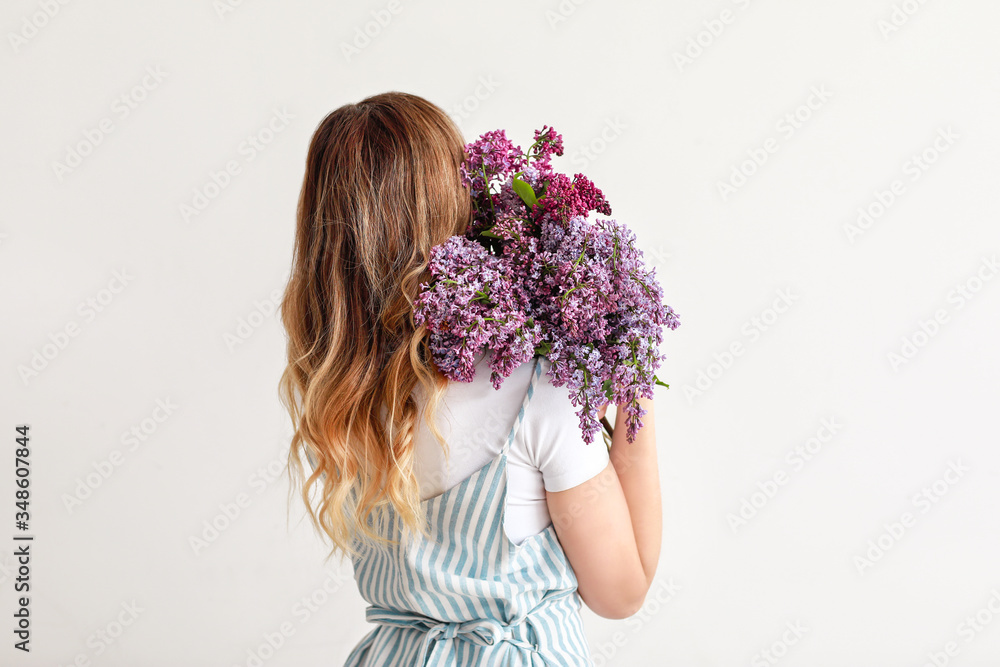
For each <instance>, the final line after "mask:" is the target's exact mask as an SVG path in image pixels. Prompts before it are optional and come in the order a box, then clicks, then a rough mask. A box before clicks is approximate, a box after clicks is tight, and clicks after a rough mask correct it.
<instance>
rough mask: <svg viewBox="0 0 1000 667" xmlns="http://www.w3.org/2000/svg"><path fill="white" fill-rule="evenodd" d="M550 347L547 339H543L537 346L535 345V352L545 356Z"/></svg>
mask: <svg viewBox="0 0 1000 667" xmlns="http://www.w3.org/2000/svg"><path fill="white" fill-rule="evenodd" d="M551 349H552V345H551V344H550V343H549V341H547V340H545V341H542V344H541V345H538V346H537V347H535V354H540V355H542V356H545V355H546V354H548V353H549V351H550V350H551Z"/></svg>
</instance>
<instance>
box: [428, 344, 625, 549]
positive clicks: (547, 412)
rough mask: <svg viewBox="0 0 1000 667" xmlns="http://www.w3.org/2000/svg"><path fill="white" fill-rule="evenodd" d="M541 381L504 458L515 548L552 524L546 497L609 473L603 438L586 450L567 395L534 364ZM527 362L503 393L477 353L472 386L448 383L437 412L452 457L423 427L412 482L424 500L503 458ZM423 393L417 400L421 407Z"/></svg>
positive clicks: (507, 521) (483, 357) (521, 396)
mask: <svg viewBox="0 0 1000 667" xmlns="http://www.w3.org/2000/svg"><path fill="white" fill-rule="evenodd" d="M538 363H539V364H541V366H542V374H541V376H540V377H539V378H538V380H537V381H536V384H535V392H534V394H533V396H532V398H531V401H530V403H528V408H527V411H526V412H525V415H524V421H523V422H522V423H521V426H520V428H519V429H518V431H517V434H516V435H515V437H514V441H513V442H511V445H510V449H509V451H508V454H507V509H506V515H505V522H504V528H505V529H506V532H507V535H508V537H510V539H511V540H512V541H513V542H514V543H515V544H520V543H521V542H522V541H523V540H524V539H525V538H527V537H529V536H531V535H534V534H536V533H540V532H541V531H542V530H544V529H545V528H546V527H547V526H548V525H549V524H550V523H551V519H550V518H549V510H548V505H547V504H546V500H545V491H546V490H548V491H553V492H555V491H565V490H566V489H570V488H573V487H574V486H577V485H579V484H582V483H583V482H586V481H587V480H589V479H591V478H593V477H594V476H596V475H597V474H598V473H600V472H601V471H602V470H604V468H605V467H607V465H608V461H609V460H610V457H609V456H608V448H607V445H605V444H604V440H603V439H602V438H601V435H600V433H598V434H597V435H596V436H595V437H594V441H593V442H591V443H590V444H587V443H586V442H584V440H583V434H582V432H581V431H580V425H579V418H578V417H577V416H576V410H577V408H576V407H574V406H573V404H572V403H571V402H570V399H569V390H568V389H567V388H566V387H555V386H553V385H552V382H551V380H550V379H549V377H548V375H547V373H548V370H549V367H550V364H549V362H548V360H546V359H545V358H544V357H543V358H540V359H539V360H538ZM531 367H532V362H530V361H529V362H527V363H525V364H522V365H521V366H519V367H518V368H516V369H515V370H514V371H513V372H512V373H511V374H510V376H509V377H507V378H505V379H504V381H503V384H502V385H501V386H500V389H494V388H493V385H492V384H491V383H490V368H489V359H488V356H487V354H486V353H481V354H480V355H479V357H477V361H476V376H475V379H474V380H473V381H472V382H450V383H449V384H448V387H447V389H446V390H445V394H444V395H443V396H442V398H441V402H440V403H439V404H438V411H437V418H436V421H437V423H438V425H439V426H438V427H439V429H440V430H441V435H442V436H443V437H444V439H445V441H446V442H447V443H448V446H449V449H450V457H449V461H448V466H447V467H446V466H445V457H444V451H443V449H442V447H441V445H440V443H438V441H437V440H436V439H435V438H434V436H433V434H432V433H431V431H430V429H429V427H428V426H427V424H426V423H424V421H423V419H421V421H420V423H419V426H418V430H417V435H416V442H415V449H414V456H415V458H414V474H415V475H416V477H417V480H418V482H419V485H420V491H421V493H420V497H421V499H422V500H426V499H428V498H431V497H433V496H436V495H439V494H441V493H444V492H445V491H447V490H448V489H450V488H452V487H453V486H456V485H458V484H459V483H461V482H462V480H464V479H466V478H467V477H469V476H470V475H472V474H473V473H474V472H476V471H477V470H479V469H480V468H481V467H483V466H484V465H486V464H487V463H488V462H489V461H490V459H491V458H493V457H495V456H497V455H498V454H499V453H500V450H501V448H502V447H503V444H504V443H505V442H506V440H507V436H508V434H509V433H510V428H511V426H512V425H513V424H514V421H515V420H516V419H517V414H518V411H520V409H521V404H522V402H523V400H524V396H525V392H526V391H527V388H528V383H529V381H530V379H531ZM420 395H421V394H420V392H419V391H418V392H417V393H416V394H415V396H417V399H418V404H420V407H421V409H422V407H423V405H422V403H420V398H419V397H420Z"/></svg>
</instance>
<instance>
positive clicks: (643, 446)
mask: <svg viewBox="0 0 1000 667" xmlns="http://www.w3.org/2000/svg"><path fill="white" fill-rule="evenodd" d="M639 404H640V405H642V407H643V408H645V410H646V414H645V415H643V417H642V422H643V425H642V428H641V429H640V430H639V432H638V433H637V434H636V436H635V440H634V441H633V442H626V441H625V415H624V413H623V411H622V409H621V407H618V408H617V416H616V417H615V426H616V428H615V430H614V435H613V436H612V438H611V452H610V453H609V456H610V457H611V463H612V464H613V465H614V467H615V472H616V473H618V481H619V482H620V483H621V486H622V491H623V492H624V493H625V500H626V501H627V503H628V511H629V516H630V517H631V519H632V530H633V532H634V533H635V543H636V549H637V550H638V552H639V559H640V560H641V561H642V569H643V572H644V573H645V574H646V590H647V591H648V590H649V587H650V586H652V584H653V576H654V575H655V574H656V566H657V564H658V563H659V561H660V545H661V543H662V541H663V505H662V501H661V496H660V469H659V465H658V463H657V458H656V427H655V424H654V418H653V401H652V400H651V399H647V398H640V399H639ZM643 597H645V592H643ZM640 606H641V604H640Z"/></svg>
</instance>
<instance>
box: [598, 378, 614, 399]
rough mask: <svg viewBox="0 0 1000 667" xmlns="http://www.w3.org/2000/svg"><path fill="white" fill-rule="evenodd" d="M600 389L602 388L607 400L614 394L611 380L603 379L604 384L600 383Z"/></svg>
mask: <svg viewBox="0 0 1000 667" xmlns="http://www.w3.org/2000/svg"><path fill="white" fill-rule="evenodd" d="M601 389H603V390H604V395H605V396H606V397H607V399H608V400H609V401H610V400H611V398H612V397H613V396H614V395H615V392H614V389H612V387H611V380H605V381H604V384H603V385H601Z"/></svg>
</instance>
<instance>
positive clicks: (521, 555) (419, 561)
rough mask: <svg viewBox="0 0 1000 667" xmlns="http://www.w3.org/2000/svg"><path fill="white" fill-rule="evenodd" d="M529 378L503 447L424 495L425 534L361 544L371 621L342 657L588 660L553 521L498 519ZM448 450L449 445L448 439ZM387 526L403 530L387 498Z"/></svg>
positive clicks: (375, 662) (460, 661) (364, 664)
mask: <svg viewBox="0 0 1000 667" xmlns="http://www.w3.org/2000/svg"><path fill="white" fill-rule="evenodd" d="M533 363H534V366H533V369H532V374H531V382H530V383H529V385H528V389H527V392H526V394H525V397H524V401H523V403H522V404H521V409H520V411H519V413H518V415H517V419H516V420H515V422H514V424H513V426H512V427H511V429H510V433H509V435H508V436H507V441H506V442H505V443H504V445H503V448H502V449H501V451H500V453H499V454H498V455H497V456H496V457H494V458H493V459H492V460H490V461H489V462H488V463H486V464H485V465H484V466H483V467H481V468H480V469H479V470H477V471H476V472H474V473H472V475H470V476H469V477H467V478H466V479H465V480H463V481H462V482H461V483H459V484H458V485H457V486H454V487H452V488H450V489H448V490H447V491H445V492H444V493H442V494H440V495H437V496H434V497H433V498H428V499H427V500H425V501H423V503H424V504H425V506H426V509H427V517H428V523H429V537H427V538H425V537H423V536H420V535H410V536H409V537H410V539H409V540H408V541H406V542H403V546H400V545H399V544H394V545H391V547H385V546H382V545H372V544H371V543H368V542H365V543H364V546H361V549H362V551H361V553H360V555H359V556H357V557H355V558H354V559H353V564H354V578H355V580H356V581H357V582H358V589H359V592H360V593H361V596H362V597H363V598H364V599H365V600H366V601H367V602H368V603H369V606H368V607H367V609H366V611H365V619H366V620H367V621H369V622H370V623H375V624H376V627H375V628H374V629H373V630H371V631H370V632H369V633H368V634H367V635H365V636H364V638H362V639H361V641H360V642H359V643H358V645H357V646H355V647H354V649H353V650H352V651H351V653H350V654H349V655H348V657H347V662H346V663H345V667H382V666H388V665H392V666H411V665H412V666H420V667H424V666H425V665H426V666H433V667H443V666H448V667H451V666H453V665H463V666H464V665H497V666H499V667H507V666H509V667H515V666H522V665H523V666H525V667H538V666H541V665H545V666H549V665H567V666H570V665H571V666H574V667H575V666H577V665H587V666H592V665H593V664H594V663H593V662H592V661H591V659H590V651H589V648H588V645H587V640H586V637H585V635H584V629H583V620H582V618H581V616H580V605H581V601H580V596H579V593H578V592H577V580H576V574H575V573H574V572H573V568H572V567H571V566H570V564H569V561H568V560H567V559H566V554H565V552H563V549H562V546H561V545H560V543H559V540H558V538H557V536H556V532H555V527H554V526H553V524H551V523H550V524H549V525H548V526H547V527H546V528H545V529H544V530H543V531H542V532H540V533H538V534H536V535H532V536H530V537H528V538H526V539H525V540H524V541H523V542H521V543H520V544H514V543H513V542H511V541H510V539H509V538H508V537H507V535H506V532H505V531H504V528H503V520H504V508H505V507H506V499H507V451H508V449H509V448H510V444H511V442H513V440H514V436H515V434H516V433H517V429H518V427H519V426H520V425H521V422H522V421H523V420H524V413H525V410H526V409H527V407H528V404H529V402H530V401H531V396H532V394H533V393H534V388H535V385H536V383H537V381H538V378H539V376H540V375H541V373H542V366H541V364H539V363H538V357H535V359H534V362H533ZM453 449H454V446H453ZM388 516H389V517H390V518H391V519H390V520H389V521H386V522H385V524H386V529H385V530H384V531H381V532H380V534H382V533H385V532H388V533H389V534H391V536H392V537H393V538H395V539H396V540H400V534H401V523H400V522H399V520H398V517H397V516H396V515H395V513H394V512H393V510H392V507H391V506H390V507H389V514H388Z"/></svg>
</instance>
